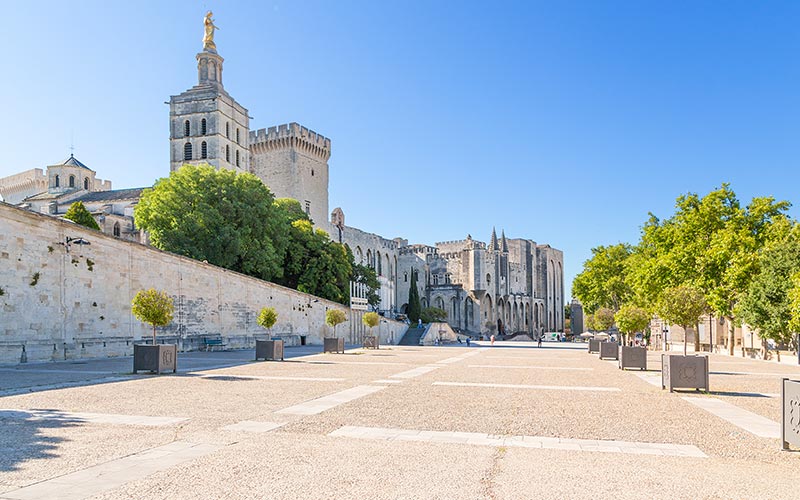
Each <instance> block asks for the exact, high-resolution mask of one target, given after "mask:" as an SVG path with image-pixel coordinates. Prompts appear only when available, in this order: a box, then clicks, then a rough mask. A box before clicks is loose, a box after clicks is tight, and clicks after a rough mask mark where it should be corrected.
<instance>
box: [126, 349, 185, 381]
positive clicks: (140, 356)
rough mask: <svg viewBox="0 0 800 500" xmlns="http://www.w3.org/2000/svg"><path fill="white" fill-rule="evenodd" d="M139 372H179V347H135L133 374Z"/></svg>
mask: <svg viewBox="0 0 800 500" xmlns="http://www.w3.org/2000/svg"><path fill="white" fill-rule="evenodd" d="M139 370H146V371H150V372H156V373H158V374H159V375H160V374H161V372H166V371H170V370H172V373H175V372H177V371H178V346H177V345H175V344H156V345H144V344H134V345H133V373H138V372H139Z"/></svg>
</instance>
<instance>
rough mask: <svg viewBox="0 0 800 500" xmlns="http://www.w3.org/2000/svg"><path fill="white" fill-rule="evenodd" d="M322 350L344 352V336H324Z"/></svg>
mask: <svg viewBox="0 0 800 500" xmlns="http://www.w3.org/2000/svg"><path fill="white" fill-rule="evenodd" d="M322 352H340V353H342V354H344V337H325V339H324V344H323V345H322Z"/></svg>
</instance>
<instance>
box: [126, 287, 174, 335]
mask: <svg viewBox="0 0 800 500" xmlns="http://www.w3.org/2000/svg"><path fill="white" fill-rule="evenodd" d="M174 311H175V305H174V303H173V301H172V297H170V296H169V295H167V293H166V292H161V291H158V290H156V289H154V288H150V289H149V290H139V291H138V292H137V293H136V295H135V296H134V297H133V301H132V302H131V313H133V315H134V317H136V319H138V320H139V321H141V322H142V323H147V324H149V325H152V326H153V345H155V343H156V327H157V326H167V325H168V324H170V323H172V314H173V312H174Z"/></svg>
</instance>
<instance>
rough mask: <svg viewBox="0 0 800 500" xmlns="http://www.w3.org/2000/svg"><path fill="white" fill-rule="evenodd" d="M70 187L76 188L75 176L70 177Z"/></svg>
mask: <svg viewBox="0 0 800 500" xmlns="http://www.w3.org/2000/svg"><path fill="white" fill-rule="evenodd" d="M69 187H71V188H74V187H75V176H74V175H70V176H69Z"/></svg>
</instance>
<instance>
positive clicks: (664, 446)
mask: <svg viewBox="0 0 800 500" xmlns="http://www.w3.org/2000/svg"><path fill="white" fill-rule="evenodd" d="M328 435H329V436H333V437H348V438H357V439H378V440H384V441H418V442H425V443H437V444H438V443H453V444H471V445H482V446H506V447H520V448H538V449H549V450H574V451H598V452H603V453H629V454H634V455H659V456H673V457H696V458H707V456H706V454H705V453H703V452H702V451H700V449H699V448H697V447H696V446H693V445H687V444H671V443H643V442H634V441H607V440H594V439H570V438H554V437H540V436H496V435H491V434H483V433H478V432H443V431H419V430H413V429H392V428H382V427H357V426H350V425H348V426H344V427H340V428H339V429H337V430H335V431H333V432H331V433H330V434H328Z"/></svg>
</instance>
